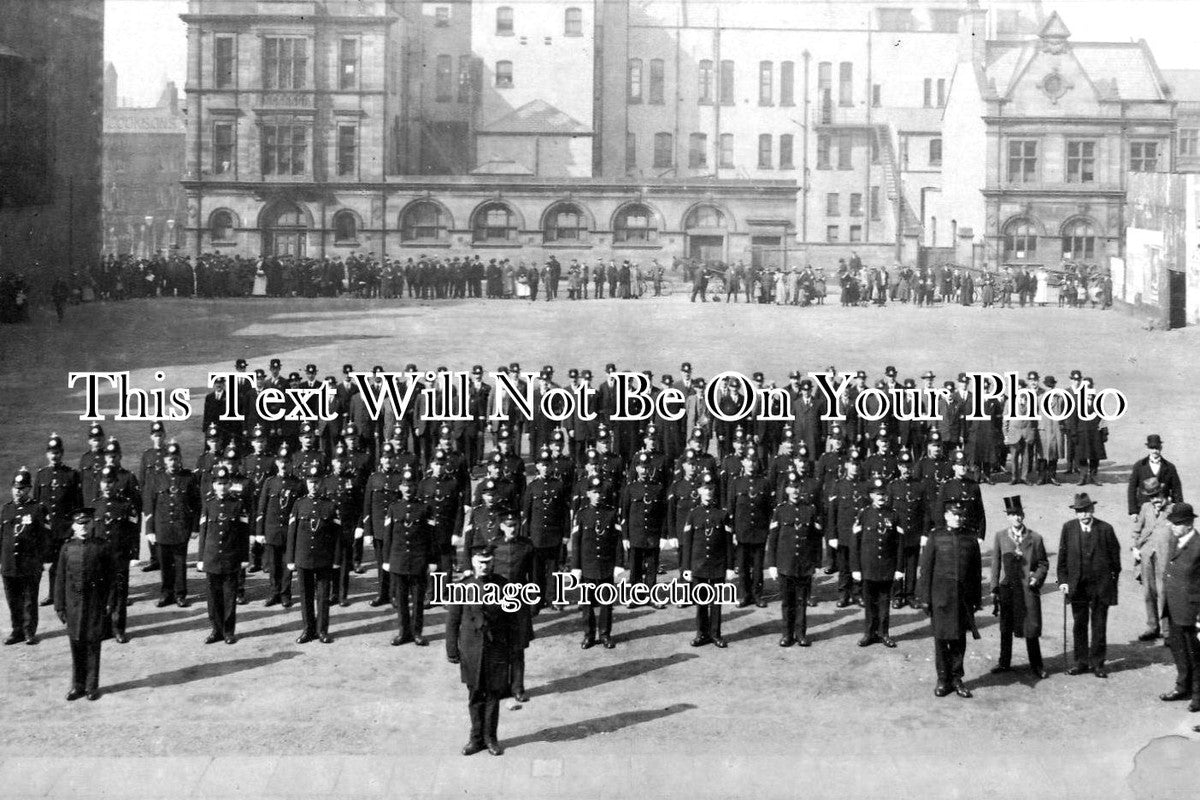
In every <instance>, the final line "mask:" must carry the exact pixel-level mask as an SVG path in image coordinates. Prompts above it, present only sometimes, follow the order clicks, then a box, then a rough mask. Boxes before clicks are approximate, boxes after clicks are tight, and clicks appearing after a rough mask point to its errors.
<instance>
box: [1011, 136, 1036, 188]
mask: <svg viewBox="0 0 1200 800" xmlns="http://www.w3.org/2000/svg"><path fill="white" fill-rule="evenodd" d="M1037 145H1038V143H1037V142H1036V141H1033V140H1029V139H1020V140H1017V141H1012V142H1009V143H1008V180H1009V182H1010V183H1033V182H1034V181H1035V180H1037V161H1038V159H1037V150H1038V147H1037Z"/></svg>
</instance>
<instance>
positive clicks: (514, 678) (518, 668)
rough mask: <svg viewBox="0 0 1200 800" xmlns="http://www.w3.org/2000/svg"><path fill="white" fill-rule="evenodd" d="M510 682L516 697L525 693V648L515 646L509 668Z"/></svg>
mask: <svg viewBox="0 0 1200 800" xmlns="http://www.w3.org/2000/svg"><path fill="white" fill-rule="evenodd" d="M508 676H509V683H510V685H511V687H512V693H513V696H514V697H515V696H516V695H519V694H525V648H524V647H515V648H513V653H512V661H511V662H510V665H509V668H508Z"/></svg>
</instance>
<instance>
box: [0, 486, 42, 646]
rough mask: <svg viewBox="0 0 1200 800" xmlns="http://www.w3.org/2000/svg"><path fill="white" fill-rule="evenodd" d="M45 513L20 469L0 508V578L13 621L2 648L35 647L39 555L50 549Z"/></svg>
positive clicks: (40, 565)
mask: <svg viewBox="0 0 1200 800" xmlns="http://www.w3.org/2000/svg"><path fill="white" fill-rule="evenodd" d="M50 541H51V540H50V538H49V528H48V526H47V524H46V511H45V509H44V508H42V505H41V504H40V503H36V502H34V500H33V479H32V478H31V477H30V475H29V470H27V469H25V468H21V469H20V470H18V471H17V474H16V475H14V476H13V480H12V500H10V501H9V502H7V503H5V504H4V507H3V508H0V576H2V577H3V579H4V597H5V599H6V600H7V601H8V613H9V616H10V617H11V619H12V633H11V634H10V635H9V637H8V638H7V639H5V640H4V643H5V644H16V643H17V642H21V641H23V642H25V643H26V644H37V641H38V639H37V628H38V602H37V591H38V584H39V583H41V582H42V554H43V553H44V552H45V550H46V548H47V547H49V545H50Z"/></svg>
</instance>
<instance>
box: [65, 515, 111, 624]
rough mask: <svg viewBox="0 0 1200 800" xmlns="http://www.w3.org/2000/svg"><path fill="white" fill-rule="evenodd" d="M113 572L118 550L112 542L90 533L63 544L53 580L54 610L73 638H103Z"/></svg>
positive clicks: (107, 617)
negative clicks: (86, 536)
mask: <svg viewBox="0 0 1200 800" xmlns="http://www.w3.org/2000/svg"><path fill="white" fill-rule="evenodd" d="M116 574H117V553H116V549H115V548H114V547H113V546H112V543H111V542H108V541H105V540H104V539H99V538H96V537H94V536H93V537H89V538H87V539H70V540H68V541H67V543H66V544H65V545H63V548H62V552H60V553H59V554H58V580H56V581H55V582H54V610H55V612H57V614H58V616H59V619H61V620H62V621H63V622H64V623H65V624H66V626H67V636H68V637H70V638H71V639H72V640H74V641H76V642H99V641H103V639H104V636H105V634H106V633H107V631H106V630H105V626H106V623H108V620H109V613H108V595H109V590H110V589H111V588H112V582H113V579H114V577H115V576H116Z"/></svg>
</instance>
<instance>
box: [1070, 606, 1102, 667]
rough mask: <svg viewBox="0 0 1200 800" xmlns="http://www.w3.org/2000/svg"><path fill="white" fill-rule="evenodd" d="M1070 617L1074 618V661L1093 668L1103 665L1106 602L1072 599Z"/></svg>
mask: <svg viewBox="0 0 1200 800" xmlns="http://www.w3.org/2000/svg"><path fill="white" fill-rule="evenodd" d="M1071 618H1072V619H1073V620H1074V626H1073V629H1072V630H1073V633H1074V639H1075V663H1076V664H1077V665H1079V666H1086V665H1088V664H1091V666H1092V668H1093V669H1095V668H1096V667H1102V666H1104V656H1105V653H1106V651H1107V648H1108V604H1107V603H1102V602H1100V601H1099V600H1096V599H1091V600H1082V601H1078V600H1072V601H1071ZM1089 623H1090V627H1091V641H1090V643H1089V641H1088V627H1089Z"/></svg>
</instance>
